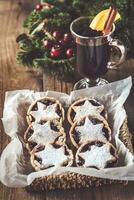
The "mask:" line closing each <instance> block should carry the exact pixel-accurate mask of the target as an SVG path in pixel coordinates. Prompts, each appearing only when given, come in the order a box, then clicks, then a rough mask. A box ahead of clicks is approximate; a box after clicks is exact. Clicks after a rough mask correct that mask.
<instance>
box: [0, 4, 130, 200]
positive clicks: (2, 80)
mask: <svg viewBox="0 0 134 200" xmlns="http://www.w3.org/2000/svg"><path fill="white" fill-rule="evenodd" d="M34 4H36V1H34ZM32 8H33V4H32V3H31V1H30V0H27V1H26V0H0V117H2V112H3V104H4V96H5V92H6V91H9V90H17V89H26V88H29V89H34V90H38V91H41V90H43V89H51V90H57V91H63V92H67V93H69V92H70V91H71V89H72V84H67V83H64V82H63V81H62V82H60V81H57V80H56V78H54V77H51V78H50V77H49V78H48V77H45V76H44V77H45V80H46V81H44V83H43V81H42V74H41V73H40V72H37V71H35V70H28V69H26V68H23V67H21V66H19V65H17V64H16V60H15V55H16V51H17V45H16V42H15V38H16V37H17V35H18V34H19V33H22V32H23V28H22V22H23V20H24V18H25V17H26V15H28V13H29V12H30V10H32ZM128 75H132V76H133V75H134V61H133V60H132V59H131V60H127V61H126V62H125V63H124V64H123V65H122V66H121V67H120V69H119V70H118V71H109V72H108V73H107V74H106V78H107V80H109V81H110V82H111V81H115V80H119V79H122V78H125V77H127V76H128ZM133 102H134V87H133V88H132V90H131V94H130V96H129V98H128V100H127V102H126V104H125V108H126V111H127V114H128V122H129V127H130V131H131V132H132V133H133V132H134V123H133V122H134V106H133ZM9 141H10V140H9V138H8V137H7V136H6V135H5V133H4V130H3V127H2V123H1V122H0V151H1V152H2V150H3V149H4V148H5V146H6V145H7V144H8V142H9ZM133 188H134V183H129V184H128V185H127V186H126V187H124V186H121V185H113V186H102V187H99V188H90V189H82V190H70V191H50V192H47V193H42V194H41V193H39V194H38V193H29V192H27V191H26V190H25V189H11V188H7V187H5V186H4V185H2V184H1V183H0V199H1V200H18V199H27V200H37V199H38V200H40V199H42V200H45V199H47V200H51V199H53V200H54V199H55V200H65V199H69V200H71V199H73V200H76V199H80V200H82V199H84V200H86V199H93V200H95V199H96V200H100V199H103V200H126V199H128V200H133V199H134V197H133V195H134V189H133Z"/></svg>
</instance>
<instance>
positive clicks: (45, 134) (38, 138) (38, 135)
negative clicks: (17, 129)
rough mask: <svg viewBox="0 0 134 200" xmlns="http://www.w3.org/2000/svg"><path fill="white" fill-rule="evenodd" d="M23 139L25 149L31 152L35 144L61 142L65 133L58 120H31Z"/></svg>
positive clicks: (63, 140) (63, 141) (64, 137)
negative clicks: (40, 122)
mask: <svg viewBox="0 0 134 200" xmlns="http://www.w3.org/2000/svg"><path fill="white" fill-rule="evenodd" d="M24 139H25V142H26V146H27V149H28V150H29V151H30V152H31V151H32V150H33V148H34V147H35V146H36V145H41V146H43V145H47V144H49V143H51V144H53V143H56V144H63V143H65V139H66V135H65V132H64V128H63V127H61V124H60V123H59V122H54V121H47V122H45V123H43V124H38V123H36V122H33V123H32V125H29V127H28V128H27V130H26V132H25V134H24Z"/></svg>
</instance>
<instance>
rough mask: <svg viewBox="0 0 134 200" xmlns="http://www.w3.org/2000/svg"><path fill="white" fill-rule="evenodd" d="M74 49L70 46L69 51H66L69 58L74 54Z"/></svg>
mask: <svg viewBox="0 0 134 200" xmlns="http://www.w3.org/2000/svg"><path fill="white" fill-rule="evenodd" d="M73 53H74V52H73V49H72V48H69V49H67V51H66V56H67V57H68V58H70V57H72V56H73Z"/></svg>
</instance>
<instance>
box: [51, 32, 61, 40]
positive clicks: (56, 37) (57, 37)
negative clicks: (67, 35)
mask: <svg viewBox="0 0 134 200" xmlns="http://www.w3.org/2000/svg"><path fill="white" fill-rule="evenodd" d="M52 35H53V37H54V38H55V39H56V40H58V39H59V38H60V37H61V33H60V32H59V31H54V32H53V34H52Z"/></svg>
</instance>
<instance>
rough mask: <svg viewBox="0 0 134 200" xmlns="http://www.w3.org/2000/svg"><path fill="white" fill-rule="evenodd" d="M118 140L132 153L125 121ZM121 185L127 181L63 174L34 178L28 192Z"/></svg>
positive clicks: (130, 136)
mask: <svg viewBox="0 0 134 200" xmlns="http://www.w3.org/2000/svg"><path fill="white" fill-rule="evenodd" d="M120 139H121V141H122V142H123V143H124V144H125V145H126V147H127V148H128V149H129V150H130V152H132V153H133V147H132V143H131V139H132V135H131V134H130V132H129V130H128V126H127V120H125V121H124V123H123V125H122V127H121V130H120ZM115 183H121V184H124V185H126V184H127V181H119V180H109V179H103V178H97V177H91V176H85V175H80V174H77V173H65V174H61V175H49V176H45V177H41V178H36V179H35V180H34V181H33V182H32V184H31V185H30V186H28V187H27V189H28V190H34V191H44V190H54V189H64V190H65V189H72V188H75V189H76V188H88V187H91V186H100V185H104V184H115Z"/></svg>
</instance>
